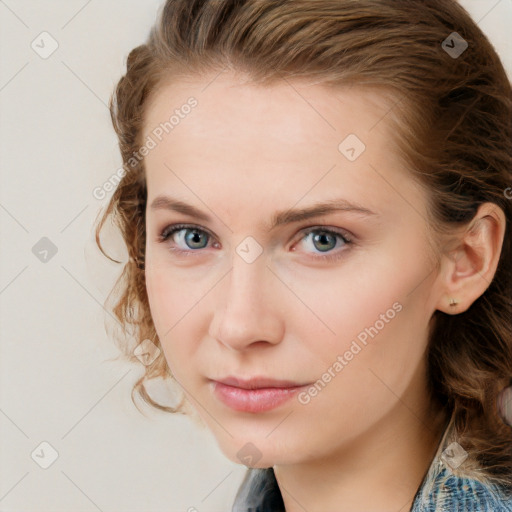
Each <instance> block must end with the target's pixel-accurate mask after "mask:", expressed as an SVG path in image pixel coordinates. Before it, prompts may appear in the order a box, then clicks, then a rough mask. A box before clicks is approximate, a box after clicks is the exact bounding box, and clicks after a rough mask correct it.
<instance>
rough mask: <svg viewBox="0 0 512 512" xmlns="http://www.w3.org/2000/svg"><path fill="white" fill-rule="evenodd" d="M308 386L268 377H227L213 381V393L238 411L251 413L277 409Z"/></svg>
mask: <svg viewBox="0 0 512 512" xmlns="http://www.w3.org/2000/svg"><path fill="white" fill-rule="evenodd" d="M308 385H309V384H302V383H297V382H294V381H290V380H277V379H269V378H266V377H254V378H251V379H241V378H237V377H227V378H223V379H220V380H212V381H211V386H212V392H213V394H214V395H215V396H216V397H217V398H218V399H219V400H220V401H221V402H223V403H224V404H225V405H227V406H228V407H230V408H231V409H234V410H236V411H240V412H250V413H259V412H265V411H269V410H272V409H275V408H277V407H279V406H281V405H283V404H284V403H285V402H287V401H288V400H290V399H291V398H292V397H293V396H294V395H295V394H296V393H297V392H298V391H300V390H301V389H303V388H305V387H306V386H308Z"/></svg>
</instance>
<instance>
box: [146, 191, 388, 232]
mask: <svg viewBox="0 0 512 512" xmlns="http://www.w3.org/2000/svg"><path fill="white" fill-rule="evenodd" d="M150 209H151V210H170V211H175V212H178V213H183V214H184V215H188V216H190V217H195V218H197V219H199V220H202V221H205V222H211V221H212V218H211V217H210V216H209V215H208V214H206V213H204V212H203V211H201V210H199V209H198V208H196V207H195V206H192V205H190V204H187V203H184V202H183V201H180V200H178V199H174V198H172V197H169V196H163V195H161V196H157V197H156V198H155V199H154V200H153V202H152V203H151V205H150ZM335 212H353V213H359V214H361V215H364V216H367V217H369V216H377V217H378V214H377V213H375V212H373V211H372V210H369V209H368V208H365V207H364V206H362V205H360V204H357V203H351V202H349V201H347V200H346V199H343V198H339V199H330V200H328V201H323V202H320V203H316V204H314V205H312V206H308V207H306V208H295V209H293V208H292V209H288V210H282V211H279V212H276V213H275V214H274V215H273V216H272V219H271V222H270V225H269V226H268V227H267V229H268V230H269V231H270V230H272V229H274V228H276V227H278V226H282V225H285V224H291V223H293V222H300V221H303V220H307V219H309V218H312V217H319V216H321V215H327V214H329V213H335Z"/></svg>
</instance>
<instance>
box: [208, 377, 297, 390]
mask: <svg viewBox="0 0 512 512" xmlns="http://www.w3.org/2000/svg"><path fill="white" fill-rule="evenodd" d="M214 380H216V382H220V383H221V384H225V385H226V386H234V387H237V388H242V389H260V388H295V387H298V386H303V385H304V384H301V383H299V382H294V381H291V380H278V379H269V378H267V377H252V378H250V379H242V378H239V377H226V378H223V379H214Z"/></svg>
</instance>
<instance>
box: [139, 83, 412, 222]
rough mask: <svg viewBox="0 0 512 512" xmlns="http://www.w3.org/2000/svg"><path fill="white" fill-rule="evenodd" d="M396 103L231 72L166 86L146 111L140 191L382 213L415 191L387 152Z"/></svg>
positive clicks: (358, 91)
mask: <svg viewBox="0 0 512 512" xmlns="http://www.w3.org/2000/svg"><path fill="white" fill-rule="evenodd" d="M191 98H193V103H191V101H190V99H191ZM395 101H396V100H395V99H393V98H392V97H390V96H389V95H384V94H383V93H382V92H379V91H376V90H370V89H368V88H366V89H362V88H358V87H356V86H354V87H351V88H349V87H346V88H338V89H334V88H327V87H325V86H322V85H318V84H315V85H309V84H306V83H303V82H290V81H285V80H282V81H280V82H276V83H274V84H272V85H257V84H252V83H244V82H242V81H241V80H239V79H238V78H236V77H235V76H233V75H232V74H229V73H223V74H221V75H219V76H210V77H208V78H203V79H201V80H199V79H197V80H187V81H185V80H180V81H177V82H175V83H172V84H167V85H165V86H162V87H161V88H160V89H159V91H158V92H157V93H156V94H155V95H154V96H153V97H152V100H151V103H150V104H148V106H147V109H146V112H145V118H144V121H145V122H144V132H143V136H144V139H146V138H147V137H150V138H152V139H154V142H155V147H154V148H153V149H152V150H151V151H150V152H149V154H148V155H147V156H146V157H145V162H146V170H147V178H148V192H149V193H150V195H152V196H155V195H156V194H157V193H159V192H160V191H161V189H166V188H169V191H171V190H170V189H173V188H174V187H175V186H176V187H178V188H181V189H183V185H186V186H187V188H188V189H189V190H188V192H187V191H186V190H185V189H183V192H184V194H185V196H187V197H189V198H190V197H193V196H192V195H191V194H190V192H191V191H194V192H196V193H197V194H196V195H198V193H199V192H201V194H203V197H209V196H210V195H211V194H214V193H215V194H217V196H218V193H219V190H218V187H219V186H220V185H223V186H224V189H225V188H226V187H228V189H229V193H230V196H229V197H226V200H229V201H231V202H233V201H234V200H235V198H233V197H232V195H233V191H234V190H236V189H238V192H239V194H240V195H244V196H245V198H246V199H249V198H250V197H251V196H254V197H256V196H257V195H258V194H262V195H261V197H259V199H260V202H261V201H265V200H272V201H276V200H284V198H286V197H287V198H288V199H289V201H287V202H291V204H294V203H295V202H296V201H298V200H299V199H300V198H301V197H303V196H305V195H308V196H311V197H312V198H313V196H315V194H316V195H319V194H323V196H322V198H327V199H328V198H329V197H328V196H329V195H331V196H332V197H338V196H339V195H340V194H339V193H340V191H341V192H345V193H346V195H347V196H350V197H347V199H353V200H355V201H358V202H360V203H362V204H365V205H367V206H368V207H369V208H371V209H374V210H379V209H381V210H382V209H383V208H384V209H385V208H389V207H390V206H391V204H392V203H393V202H394V204H395V205H396V204H397V194H400V193H403V194H405V195H406V196H409V197H410V196H411V194H413V195H415V194H419V193H420V191H419V189H418V187H417V186H416V184H415V183H414V182H413V180H412V178H411V177H410V176H409V175H408V171H407V170H406V169H405V168H404V166H403V164H402V162H401V161H400V159H399V158H398V156H397V153H396V151H395V150H394V139H393V132H392V131H391V129H390V125H389V123H388V119H387V118H388V117H389V116H390V111H391V107H392V105H393V103H394V102H395ZM190 104H194V105H195V106H194V107H193V108H189V107H186V106H187V105H190ZM171 117H173V119H172V123H169V120H170V119H171ZM166 123H167V124H166ZM163 127H166V128H167V130H164V131H163V133H161V132H162V128H163ZM155 132H156V133H157V134H160V135H159V136H155ZM159 137H160V138H161V140H158V139H159ZM347 149H348V150H349V153H347ZM352 149H354V151H352V152H351V153H350V151H351V150H352ZM354 153H356V155H355V156H356V159H353V158H352V159H351V158H347V155H348V156H349V157H350V156H352V157H353V156H354ZM359 153H360V155H359V156H358V154H359ZM180 177H181V178H186V182H184V181H183V179H180ZM180 181H181V183H180ZM254 200H255V201H256V199H254ZM387 203H389V204H387ZM283 206H284V205H283ZM395 210H396V211H395V214H396V215H399V214H401V213H399V211H398V210H397V209H395Z"/></svg>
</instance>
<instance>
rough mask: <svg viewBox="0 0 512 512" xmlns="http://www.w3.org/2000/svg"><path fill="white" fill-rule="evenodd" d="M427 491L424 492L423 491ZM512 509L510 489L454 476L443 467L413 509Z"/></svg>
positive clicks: (430, 511)
mask: <svg viewBox="0 0 512 512" xmlns="http://www.w3.org/2000/svg"><path fill="white" fill-rule="evenodd" d="M425 491H427V492H425ZM468 510H471V511H472V512H512V488H508V489H506V488H504V487H500V486H497V485H493V484H487V483H484V482H481V481H478V480H475V479H473V478H467V477H461V476H456V475H454V474H453V473H451V472H450V471H449V470H447V469H446V468H445V469H443V471H441V472H440V473H439V474H438V476H437V478H436V479H435V481H434V482H433V483H432V484H431V486H430V488H429V489H424V492H423V493H422V494H421V495H419V496H418V497H417V500H415V503H414V506H413V508H412V512H466V511H468Z"/></svg>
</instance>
